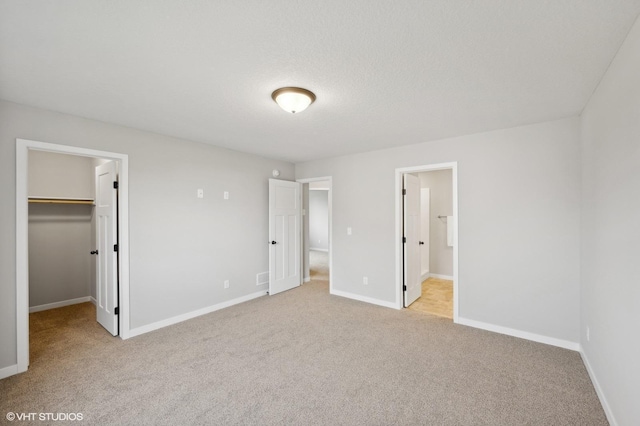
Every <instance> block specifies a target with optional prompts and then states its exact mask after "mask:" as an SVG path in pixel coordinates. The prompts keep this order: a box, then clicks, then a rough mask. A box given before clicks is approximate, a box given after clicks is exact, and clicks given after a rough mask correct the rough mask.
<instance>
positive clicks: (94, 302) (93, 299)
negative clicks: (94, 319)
mask: <svg viewBox="0 0 640 426" xmlns="http://www.w3.org/2000/svg"><path fill="white" fill-rule="evenodd" d="M90 299H91V300H89V302H91V303H93V304H94V306H98V301H97V300H96V298H95V297H93V296H92V297H90Z"/></svg>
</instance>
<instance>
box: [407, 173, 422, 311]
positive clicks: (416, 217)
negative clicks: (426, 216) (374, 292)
mask: <svg viewBox="0 0 640 426" xmlns="http://www.w3.org/2000/svg"><path fill="white" fill-rule="evenodd" d="M403 194H404V195H403V198H404V200H403V201H404V202H403V216H404V239H403V242H404V306H405V307H407V306H409V305H411V304H412V303H413V302H415V301H416V299H417V298H419V297H420V295H421V294H422V280H421V273H420V269H421V268H420V221H421V220H422V218H421V217H420V179H418V177H417V176H413V175H410V174H405V175H404V191H403Z"/></svg>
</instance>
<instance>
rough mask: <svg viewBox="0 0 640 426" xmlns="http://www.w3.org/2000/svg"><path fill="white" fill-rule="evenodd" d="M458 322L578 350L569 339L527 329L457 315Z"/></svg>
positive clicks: (577, 346)
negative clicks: (544, 334)
mask: <svg viewBox="0 0 640 426" xmlns="http://www.w3.org/2000/svg"><path fill="white" fill-rule="evenodd" d="M458 324H462V325H466V326H469V327H473V328H480V329H482V330H487V331H492V332H494V333H499V334H506V335H507V336H513V337H519V338H521V339H526V340H531V341H532V342H538V343H544V344H546V345H551V346H557V347H559V348H564V349H569V350H572V351H579V350H580V344H579V343H577V342H571V341H569V340H563V339H556V338H555V337H549V336H543V335H542V334H535V333H530V332H528V331H522V330H516V329H514V328H509V327H503V326H501V325H495V324H489V323H487V322H481V321H476V320H471V319H468V318H462V317H458Z"/></svg>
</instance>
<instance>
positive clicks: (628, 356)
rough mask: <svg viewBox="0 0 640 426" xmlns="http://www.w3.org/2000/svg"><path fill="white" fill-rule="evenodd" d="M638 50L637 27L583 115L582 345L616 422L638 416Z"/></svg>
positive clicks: (639, 26)
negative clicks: (588, 329) (588, 332)
mask: <svg viewBox="0 0 640 426" xmlns="http://www.w3.org/2000/svg"><path fill="white" fill-rule="evenodd" d="M638 52H640V23H639V22H636V24H635V26H634V27H633V28H632V30H631V32H630V33H629V35H628V37H627V39H626V41H625V42H624V44H623V45H622V47H621V48H620V50H619V51H618V54H617V55H616V57H615V59H614V61H613V62H612V63H611V65H610V67H609V70H608V71H607V73H606V75H605V77H604V78H603V80H602V81H601V82H600V85H599V87H598V89H597V90H596V91H595V93H594V94H593V96H592V98H591V99H590V101H589V103H588V105H587V107H586V108H585V110H584V112H583V114H582V177H583V196H582V204H583V214H582V274H581V276H582V287H581V293H580V294H581V325H582V329H581V343H582V347H583V351H584V356H585V359H586V361H587V364H588V365H589V366H590V367H591V372H592V377H593V378H595V382H596V385H597V387H599V390H600V393H601V396H604V400H605V401H606V402H605V409H608V410H609V413H608V414H609V415H610V416H611V415H612V414H613V417H614V418H615V423H617V424H619V425H637V424H638V421H639V419H640V404H638V395H639V392H640V391H639V386H640V367H639V366H638V365H639V364H638V360H640V284H639V282H640V262H639V261H638V260H639V259H638V256H639V254H640V226H639V225H638V222H639V220H640V55H639V54H638ZM587 327H589V328H590V339H589V340H587V338H586V328H587ZM610 420H612V419H611V417H610ZM615 423H614V422H613V421H612V424H615Z"/></svg>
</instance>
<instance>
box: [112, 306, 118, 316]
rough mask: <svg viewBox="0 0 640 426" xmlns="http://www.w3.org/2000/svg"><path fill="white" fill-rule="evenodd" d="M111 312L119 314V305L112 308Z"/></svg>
mask: <svg viewBox="0 0 640 426" xmlns="http://www.w3.org/2000/svg"><path fill="white" fill-rule="evenodd" d="M113 313H114V314H116V315H120V307H119V306H118V307H117V308H115V309H114V310H113Z"/></svg>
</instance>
